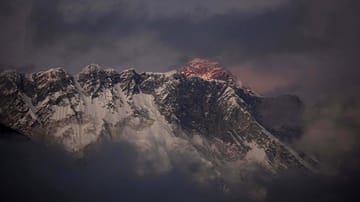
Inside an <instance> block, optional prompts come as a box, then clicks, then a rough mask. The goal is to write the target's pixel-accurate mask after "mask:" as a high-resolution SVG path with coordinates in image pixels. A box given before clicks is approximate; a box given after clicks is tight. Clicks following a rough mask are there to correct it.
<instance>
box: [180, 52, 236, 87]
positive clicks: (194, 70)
mask: <svg viewBox="0 0 360 202" xmlns="http://www.w3.org/2000/svg"><path fill="white" fill-rule="evenodd" d="M180 72H181V73H182V74H185V75H186V76H192V75H195V76H198V77H201V78H203V79H206V80H211V79H215V80H221V81H225V82H226V83H228V84H229V85H231V86H236V87H241V86H242V84H241V81H240V80H238V79H237V78H236V76H235V75H233V74H232V73H231V72H230V71H228V70H226V69H225V68H223V67H221V65H220V64H219V63H218V62H211V61H209V60H206V59H202V58H195V59H193V60H191V61H190V62H188V63H187V64H186V65H185V66H184V67H182V68H181V69H180Z"/></svg>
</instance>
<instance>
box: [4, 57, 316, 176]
mask: <svg viewBox="0 0 360 202" xmlns="http://www.w3.org/2000/svg"><path fill="white" fill-rule="evenodd" d="M0 89H1V91H0V96H1V97H2V99H1V100H0V122H1V123H2V124H3V125H5V126H7V127H10V128H12V129H14V130H16V131H18V132H20V133H21V134H24V135H26V136H27V137H29V138H31V139H34V140H39V139H40V140H45V141H47V142H55V143H59V144H61V145H63V147H64V148H65V149H66V150H67V151H69V152H73V153H79V152H82V151H84V150H85V149H86V148H87V147H88V146H90V145H93V144H94V143H96V142H97V141H100V140H101V139H103V138H107V139H111V140H112V141H126V142H128V143H130V144H132V145H133V146H134V147H135V148H136V149H137V150H138V151H139V153H141V154H142V155H141V159H140V160H139V165H143V166H139V173H146V172H148V171H149V170H155V171H157V172H162V171H167V170H169V169H171V168H172V167H173V166H174V165H176V164H177V163H181V162H182V161H185V160H186V161H187V162H188V163H189V164H196V165H199V166H198V168H197V169H200V170H201V172H200V171H199V172H198V175H199V176H198V177H199V178H203V177H205V178H218V177H219V176H223V175H226V172H227V169H228V168H236V169H240V168H243V167H246V166H249V165H258V166H260V167H262V168H263V169H265V170H267V171H269V172H271V173H277V172H279V171H281V170H286V169H290V168H303V169H305V170H314V168H313V164H312V161H309V160H306V159H304V157H303V156H302V155H299V154H298V153H297V152H296V151H294V150H293V149H292V148H290V147H289V146H287V144H286V143H284V142H283V141H281V140H280V139H279V138H278V137H277V136H274V134H272V133H270V132H269V131H271V130H272V131H275V132H276V130H275V129H276V128H273V129H272V127H273V125H274V124H273V123H270V121H269V120H268V119H267V118H268V117H267V114H269V112H268V111H269V110H268V111H266V110H267V109H269V108H271V110H270V111H271V113H270V114H273V113H274V110H281V109H279V108H276V107H269V106H281V101H282V100H281V99H278V98H271V99H270V98H269V99H270V101H269V100H268V99H267V98H264V97H261V96H259V95H257V94H255V93H253V92H252V91H251V90H250V89H246V88H242V87H241V82H239V81H238V80H237V79H236V77H234V76H233V75H232V74H231V73H230V72H228V71H226V70H224V69H223V68H222V67H220V66H219V65H218V64H217V63H212V62H209V61H207V60H203V59H195V60H193V61H191V62H189V63H188V64H187V66H185V67H183V68H181V69H180V70H179V71H171V72H166V73H153V72H143V73H138V72H136V71H135V70H134V69H128V70H125V71H122V72H117V71H115V70H114V69H103V68H101V67H100V66H99V65H94V64H91V65H88V66H86V67H85V68H84V69H83V70H82V71H81V72H80V73H78V74H77V75H75V76H72V75H70V74H69V73H67V72H66V71H65V70H64V69H63V68H51V69H49V70H46V71H40V72H36V73H31V74H25V73H19V72H16V71H4V72H2V73H1V74H0ZM284 100H285V102H293V101H294V97H291V96H290V97H286V99H284ZM289 100H290V101H289ZM295 101H296V102H299V101H298V100H296V99H295ZM279 103H280V105H279ZM299 105H301V104H299ZM290 107H291V106H290ZM278 113H279V114H282V112H281V111H278ZM286 116H287V115H286ZM286 116H285V117H286ZM264 117H265V118H264ZM259 120H260V121H259ZM278 122H280V123H282V121H281V120H280V121H278ZM275 125H281V124H279V123H276V124H275ZM280 128H281V127H280ZM285 131H286V130H285ZM281 133H282V134H283V133H284V131H282V132H281ZM204 173H205V174H204Z"/></svg>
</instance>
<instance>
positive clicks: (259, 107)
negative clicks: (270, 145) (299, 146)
mask: <svg viewBox="0 0 360 202" xmlns="http://www.w3.org/2000/svg"><path fill="white" fill-rule="evenodd" d="M252 108H253V111H254V116H255V117H256V119H257V120H258V121H259V123H260V124H262V125H263V126H264V127H265V128H266V129H268V130H269V131H270V132H271V133H272V134H274V135H275V136H277V137H278V138H280V139H281V140H283V141H287V142H291V141H292V140H293V139H296V138H299V137H300V136H301V134H302V132H303V131H302V128H303V120H302V115H303V113H304V105H303V103H302V102H301V100H300V99H299V98H298V97H297V96H292V95H283V96H278V97H269V98H261V99H258V100H257V101H256V102H255V103H254V104H253V106H252Z"/></svg>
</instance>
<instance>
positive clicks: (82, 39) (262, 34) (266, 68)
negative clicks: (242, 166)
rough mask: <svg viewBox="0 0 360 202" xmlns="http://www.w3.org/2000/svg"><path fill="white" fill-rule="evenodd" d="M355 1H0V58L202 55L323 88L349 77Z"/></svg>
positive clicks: (140, 63) (161, 62) (73, 64)
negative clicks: (329, 83)
mask: <svg viewBox="0 0 360 202" xmlns="http://www.w3.org/2000/svg"><path fill="white" fill-rule="evenodd" d="M359 9H360V3H359V2H358V1H356V0H227V1H222V0H206V1H204V0H182V1H178V0H156V1H147V0H101V1H99V0H52V1H48V0H2V1H1V3H0V13H1V14H0V26H1V33H0V44H1V45H0V55H1V56H0V65H1V66H2V68H5V67H6V66H7V65H12V66H13V67H16V68H18V69H21V70H22V71H34V70H41V69H46V68H48V67H52V66H62V67H65V68H66V69H68V71H70V72H71V73H76V72H78V71H79V69H81V68H82V67H84V66H85V65H87V64H89V63H98V64H100V65H102V66H106V67H108V66H110V67H113V68H116V69H119V70H121V69H125V68H128V67H134V68H136V69H138V70H139V71H164V70H168V69H173V68H178V67H179V66H181V65H182V64H184V63H185V62H187V61H188V60H190V59H191V58H194V57H203V58H207V59H210V60H215V61H218V62H220V63H221V64H223V65H224V66H225V67H227V68H230V69H231V70H232V71H233V72H235V73H236V74H237V75H238V76H239V78H240V79H241V80H243V82H244V83H245V84H248V85H250V86H252V87H253V88H254V89H255V90H256V91H258V92H260V93H271V92H274V91H276V92H279V91H284V92H290V93H292V92H295V93H303V91H304V89H305V91H306V90H307V89H313V87H314V86H317V87H321V89H320V90H321V91H322V90H328V89H326V88H327V86H328V82H334V83H339V82H340V83H343V82H346V85H354V84H353V83H352V82H353V81H354V80H355V81H356V80H357V77H355V76H354V75H357V74H358V73H359V71H358V69H359V68H358V64H359V59H358V57H357V53H358V52H359V47H360V40H359V37H358V36H359V35H360V28H359V27H360V20H359V14H358V10H359ZM304 79H308V80H309V81H307V82H309V84H308V83H306V84H305V83H304V81H303V80H304ZM309 85H310V86H309ZM323 88H324V89H323ZM316 93H317V92H316Z"/></svg>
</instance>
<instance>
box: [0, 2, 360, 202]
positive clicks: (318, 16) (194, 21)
mask: <svg viewBox="0 0 360 202" xmlns="http://www.w3.org/2000/svg"><path fill="white" fill-rule="evenodd" d="M359 11H360V1H358V0H1V1H0V27H1V31H0V69H8V68H13V69H18V70H19V71H23V72H31V71H39V70H44V69H47V68H49V67H58V66H61V67H64V68H65V69H66V70H67V71H69V72H70V73H77V72H78V71H80V69H82V68H83V67H84V66H86V65H88V64H90V63H97V64H100V65H101V66H104V67H113V68H115V69H118V70H123V69H126V68H129V67H133V68H135V69H137V70H138V71H167V70H170V69H175V68H179V67H181V66H182V65H184V64H185V63H186V62H187V61H189V60H191V59H192V58H195V57H201V58H206V59H209V60H213V61H218V62H220V63H221V64H222V66H224V67H226V68H228V69H230V70H231V71H232V72H233V73H234V74H236V76H237V77H238V78H239V79H240V80H242V83H244V84H245V85H248V86H250V87H251V88H252V89H254V90H255V91H257V92H259V93H261V94H264V95H279V94H284V93H290V94H296V95H299V96H300V97H301V99H302V100H303V101H304V102H305V103H306V113H305V116H304V119H305V121H306V126H305V128H304V131H305V133H304V135H303V137H302V138H301V139H300V140H299V142H297V144H296V145H298V146H299V147H300V148H302V149H304V148H306V149H308V151H310V152H313V153H317V154H319V155H320V156H321V155H322V158H323V159H322V160H324V161H326V160H328V161H329V163H330V164H336V165H338V166H341V165H342V164H348V163H349V161H350V160H351V166H350V167H352V168H353V169H358V168H359V165H360V162H359V160H358V159H359V158H358V154H359V153H360V152H359V148H360V147H359V145H360V144H359V143H360V137H359V134H360V121H359V120H360V96H359V92H360V89H359V87H360V79H359V76H360V67H359V65H360V57H359V53H360V12H359ZM344 156H345V157H344ZM350 157H351V158H350ZM353 157H354V158H353ZM347 159H350V160H349V161H347ZM353 159H355V160H353ZM343 161H345V163H344V162H343ZM353 164H354V165H355V166H354V165H353ZM336 165H335V166H336ZM357 176H358V175H357ZM305 181H306V180H305ZM351 183H352V182H351ZM284 184H286V186H287V185H288V184H289V183H288V182H286V183H284ZM308 184H309V183H307V185H308ZM310 184H312V183H310ZM298 186H300V187H303V186H302V183H300V182H299V185H298ZM319 186H321V183H320V184H319ZM331 186H332V185H331ZM274 187H275V188H274V189H275V190H276V187H277V186H274ZM354 187H355V186H354ZM282 189H283V187H281V190H282ZM294 190H298V189H297V188H296V189H294ZM310 195H311V194H310ZM310 195H309V196H310ZM274 201H279V200H277V199H276V200H274Z"/></svg>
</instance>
